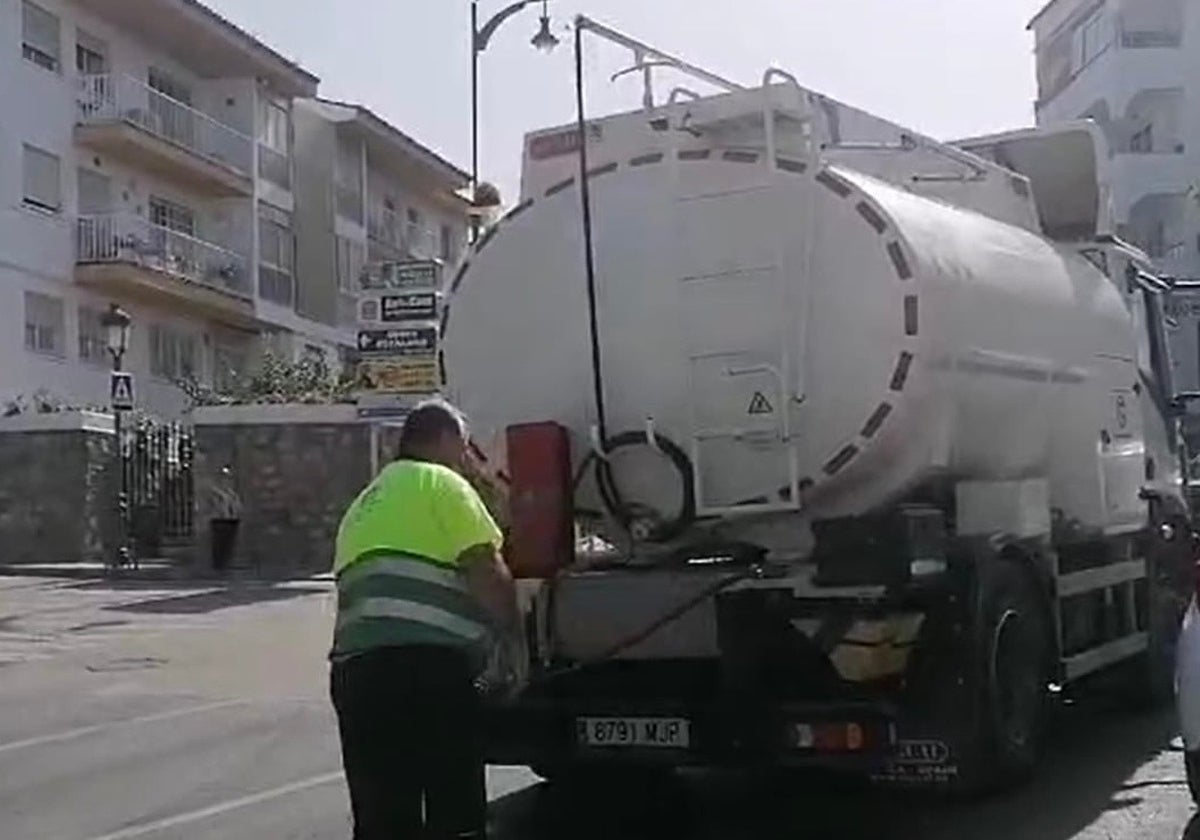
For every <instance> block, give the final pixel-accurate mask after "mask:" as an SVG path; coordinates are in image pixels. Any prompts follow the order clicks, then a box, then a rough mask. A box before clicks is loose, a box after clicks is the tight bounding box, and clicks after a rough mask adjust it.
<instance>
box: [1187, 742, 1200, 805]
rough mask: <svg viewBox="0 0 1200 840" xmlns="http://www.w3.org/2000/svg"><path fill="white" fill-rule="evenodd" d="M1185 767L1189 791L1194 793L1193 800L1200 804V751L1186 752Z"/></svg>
mask: <svg viewBox="0 0 1200 840" xmlns="http://www.w3.org/2000/svg"><path fill="white" fill-rule="evenodd" d="M1183 767H1184V770H1185V772H1186V773H1187V784H1188V792H1189V793H1191V795H1192V802H1194V803H1195V804H1197V805H1200V751H1197V752H1185V753H1184V754H1183Z"/></svg>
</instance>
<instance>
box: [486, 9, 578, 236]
mask: <svg viewBox="0 0 1200 840" xmlns="http://www.w3.org/2000/svg"><path fill="white" fill-rule="evenodd" d="M537 2H539V0H517V2H515V3H513V4H511V5H509V6H507V7H505V8H504V9H501V10H500V11H499V12H497V13H496V14H495V15H494V16H493V17H492V18H491V19H490V20H489V21H488V22H487V23H485V24H484V25H483V26H482V27H480V25H479V0H471V203H472V204H474V203H475V200H476V198H477V197H478V196H477V191H478V189H479V56H481V55H482V54H483V52H484V50H486V49H487V48H488V44H489V43H490V42H491V40H492V36H493V35H495V34H496V30H497V29H499V28H500V26H501V24H503V23H504V21H506V20H508V19H509V18H510V17H512V16H513V15H515V14H516V13H517V12H519V11H521V10H522V9H524V8H525V7H526V6H528V5H530V4H531V3H537ZM541 4H542V22H541V26H540V27H539V28H538V31H537V34H536V35H534V36H533V39H532V40H531V41H530V43H531V44H533V46H534V47H535V48H536V49H538V50H540V51H541V52H544V53H550V52H553V51H554V48H555V47H557V46H558V38H556V37H555V36H554V33H553V32H551V31H550V10H549V0H541ZM478 224H479V220H478V217H477V216H474V217H472V221H471V239H472V240H474V239H475V237H476V234H477V233H478Z"/></svg>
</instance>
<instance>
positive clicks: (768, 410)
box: [746, 391, 775, 414]
mask: <svg viewBox="0 0 1200 840" xmlns="http://www.w3.org/2000/svg"><path fill="white" fill-rule="evenodd" d="M746 413H747V414H774V413H775V409H774V408H773V407H772V406H771V401H770V400H768V399H767V395H766V394H764V393H763V392H762V391H755V392H754V398H753V399H752V400H750V408H749V409H748V410H747V412H746Z"/></svg>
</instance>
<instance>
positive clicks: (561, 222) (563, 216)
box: [443, 19, 1191, 789]
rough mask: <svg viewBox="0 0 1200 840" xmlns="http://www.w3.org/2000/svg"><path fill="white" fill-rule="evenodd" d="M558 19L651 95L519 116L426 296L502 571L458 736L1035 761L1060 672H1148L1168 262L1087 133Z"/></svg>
mask: <svg viewBox="0 0 1200 840" xmlns="http://www.w3.org/2000/svg"><path fill="white" fill-rule="evenodd" d="M579 28H580V35H579V37H584V36H585V35H588V34H590V35H592V36H597V37H600V38H603V39H605V40H607V41H610V42H614V43H616V44H617V45H619V46H621V47H623V48H627V49H629V50H630V51H631V53H632V54H633V55H635V57H636V62H637V64H636V65H635V67H634V68H633V69H635V70H637V71H638V73H639V74H641V75H643V76H644V77H645V80H646V91H645V96H644V102H643V107H642V108H640V109H638V110H635V111H632V112H628V113H621V114H617V115H613V116H608V117H604V118H599V119H590V118H588V117H587V115H586V114H582V113H581V119H580V120H579V121H578V122H577V123H576V124H574V125H567V126H563V127H559V128H552V129H548V130H546V131H539V132H536V133H534V134H532V135H530V136H529V137H528V138H527V142H526V151H525V161H524V170H523V174H522V193H523V194H522V196H521V201H520V203H519V204H518V205H516V206H515V207H514V208H513V209H512V211H511V212H510V213H509V214H508V215H507V217H505V218H503V219H502V220H501V221H500V222H498V223H497V224H496V225H495V226H494V227H492V228H490V229H489V230H487V231H486V232H485V234H484V235H483V236H482V237H481V239H480V241H479V242H478V244H477V246H476V248H475V249H474V251H473V253H472V254H471V255H470V256H469V257H468V258H467V260H466V261H465V263H464V264H463V265H462V267H461V270H459V271H458V272H457V274H456V275H455V276H454V277H453V278H452V281H451V282H450V283H449V285H450V288H449V290H448V295H447V304H448V305H447V307H446V311H445V314H444V321H443V356H444V358H443V361H444V368H445V375H446V383H447V392H448V395H449V396H450V397H451V399H453V400H455V401H456V402H458V403H459V404H461V405H462V407H463V408H464V409H465V411H466V412H467V413H468V415H469V417H470V418H471V422H472V433H473V436H474V439H475V440H476V442H477V443H478V445H479V447H480V448H481V449H482V451H483V453H484V455H485V456H486V458H487V459H488V461H489V463H490V464H491V465H492V466H493V467H495V468H496V469H497V471H499V472H501V473H503V475H504V476H505V478H506V479H507V480H508V481H509V482H510V484H511V486H510V488H509V494H510V516H511V521H510V525H511V533H510V546H509V556H510V559H511V562H512V565H513V566H514V569H515V570H516V571H517V573H518V575H519V576H520V577H522V578H524V579H525V581H524V582H523V584H522V585H523V586H524V587H526V588H527V589H528V594H529V597H528V598H527V599H526V603H525V612H526V622H527V642H528V655H529V658H530V662H531V679H530V681H529V683H528V685H527V686H525V687H524V688H523V689H522V690H521V691H520V692H519V693H518V694H517V696H515V697H513V696H509V697H506V698H504V699H497V700H495V701H494V702H493V703H492V704H491V705H490V722H489V744H488V749H489V757H490V758H491V759H492V760H493V761H496V762H503V763H517V764H529V765H532V766H533V767H534V768H535V769H536V770H537V771H538V772H539V773H542V774H543V775H545V776H548V777H551V778H555V777H570V776H573V775H575V774H579V773H584V772H587V771H593V770H594V771H597V772H601V771H604V770H608V771H612V772H613V773H614V774H615V775H617V776H620V775H623V774H625V773H627V772H628V771H629V770H631V769H634V768H638V767H645V768H653V767H665V768H669V767H678V766H684V765H706V766H707V765H716V766H734V767H750V766H753V767H761V766H792V765H796V766H815V767H831V768H842V769H847V770H851V771H854V772H859V773H863V774H868V775H871V776H873V777H875V778H878V779H884V780H892V781H896V782H907V783H918V784H929V785H939V786H943V785H944V786H950V787H958V788H971V789H976V788H980V787H986V786H992V785H996V784H1000V783H1007V782H1012V781H1015V780H1019V779H1020V778H1022V777H1023V776H1026V775H1027V774H1029V773H1030V772H1031V771H1032V769H1033V768H1034V766H1035V763H1036V761H1037V758H1038V753H1039V748H1040V746H1041V744H1042V741H1043V735H1044V732H1045V727H1046V722H1047V711H1048V705H1049V703H1050V701H1051V699H1052V697H1053V696H1054V695H1055V694H1056V693H1057V692H1058V691H1060V690H1068V691H1073V690H1076V688H1077V687H1079V688H1080V690H1082V688H1086V687H1087V686H1088V685H1089V684H1093V683H1094V684H1099V683H1101V682H1103V683H1104V684H1105V685H1108V686H1110V687H1115V688H1118V689H1120V690H1121V691H1123V692H1125V693H1127V694H1128V695H1129V697H1130V698H1131V699H1135V700H1138V701H1155V700H1161V699H1164V698H1169V697H1170V692H1171V686H1172V680H1171V676H1172V656H1173V644H1174V639H1175V636H1176V633H1177V627H1178V620H1179V616H1180V615H1181V614H1182V609H1183V607H1184V606H1185V605H1186V597H1187V592H1188V591H1189V581H1188V575H1189V573H1190V563H1191V549H1190V535H1191V527H1190V525H1189V520H1188V516H1187V513H1186V506H1185V504H1184V498H1183V494H1182V485H1181V469H1180V465H1181V458H1182V452H1181V449H1180V444H1179V442H1178V434H1177V419H1176V414H1177V411H1176V406H1177V405H1178V403H1179V398H1178V396H1177V395H1176V394H1174V393H1173V389H1172V381H1171V370H1170V360H1169V353H1168V350H1167V343H1166V339H1165V335H1164V325H1163V324H1164V319H1163V314H1162V307H1163V303H1162V300H1163V297H1164V295H1165V294H1166V292H1167V290H1168V287H1167V284H1166V283H1165V282H1164V281H1163V280H1161V279H1160V278H1159V277H1157V276H1156V274H1155V272H1154V271H1153V269H1152V267H1151V264H1150V262H1149V261H1148V260H1147V258H1146V257H1145V256H1144V254H1143V253H1142V252H1141V251H1140V250H1138V249H1137V248H1136V247H1133V246H1132V245H1129V244H1126V243H1124V242H1123V241H1122V240H1121V239H1119V238H1118V237H1117V236H1115V235H1114V230H1113V228H1112V224H1111V214H1110V212H1109V209H1108V204H1109V202H1108V197H1107V188H1106V176H1105V169H1104V167H1105V165H1106V162H1107V159H1108V154H1107V151H1106V149H1105V147H1104V145H1103V144H1104V141H1103V137H1102V135H1101V134H1100V133H1099V132H1098V131H1096V130H1095V128H1094V127H1093V126H1092V125H1090V124H1087V123H1083V124H1078V125H1071V126H1066V127H1064V128H1062V129H1060V130H1056V131H1026V132H1018V133H1014V134H1009V135H999V136H995V137H989V138H980V139H977V140H972V141H966V142H963V143H960V144H956V145H948V144H944V143H940V142H937V141H934V140H931V139H929V138H926V137H923V136H921V135H919V134H917V133H915V132H912V131H909V130H907V129H904V128H903V127H900V126H897V125H894V124H892V123H890V122H887V121H886V120H882V119H879V118H877V117H874V116H871V115H869V114H866V113H864V112H862V111H859V110H856V109H854V108H850V107H849V106H846V105H843V104H841V103H839V102H836V101H833V100H831V99H829V98H827V97H823V96H821V95H819V94H816V93H814V92H812V91H809V90H807V89H804V88H802V87H801V86H800V85H799V84H797V83H796V81H795V80H794V79H793V78H792V77H791V76H789V75H788V74H786V73H782V72H780V71H776V70H772V71H770V72H768V73H767V74H766V75H765V77H764V79H763V82H762V84H761V85H760V86H758V87H754V88H743V87H740V86H738V85H735V84H733V83H729V82H726V81H725V80H723V79H720V78H719V77H717V76H715V75H713V74H711V73H707V72H705V71H703V70H700V69H699V68H696V67H693V66H691V65H688V64H686V63H684V62H682V61H678V60H677V59H675V58H673V57H672V56H670V55H667V54H665V53H663V52H661V51H660V50H658V49H656V48H653V47H650V46H649V45H646V44H642V43H639V42H637V41H635V40H633V39H631V38H629V37H627V36H625V35H622V34H620V33H617V32H615V31H613V30H610V29H607V28H605V27H603V26H601V25H599V24H596V23H594V22H592V21H589V20H587V19H581V20H580V21H579ZM664 71H668V72H676V73H684V74H689V75H691V76H692V77H695V78H697V79H699V81H700V82H701V83H703V84H706V85H709V86H714V87H716V89H717V91H716V92H715V93H713V94H710V95H705V96H702V95H698V94H697V93H695V92H693V91H692V90H690V89H688V88H685V87H678V88H675V89H674V90H672V91H671V92H670V95H669V97H666V98H664V99H659V100H656V99H655V92H654V89H653V81H654V79H653V75H654V74H655V73H660V74H661V73H662V72H664ZM579 523H585V525H586V528H587V530H588V533H589V534H590V535H591V541H590V544H591V545H592V546H593V548H592V549H589V550H584V549H583V548H581V543H580V542H578V541H577V540H576V539H575V537H576V536H577V535H578V533H579V532H578V530H577V529H578V526H579ZM595 546H599V548H595Z"/></svg>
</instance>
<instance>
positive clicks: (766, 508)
mask: <svg viewBox="0 0 1200 840" xmlns="http://www.w3.org/2000/svg"><path fill="white" fill-rule="evenodd" d="M777 78H779V79H783V80H784V81H785V82H787V83H788V84H789V85H790V87H791V88H794V90H795V92H796V94H797V98H798V100H799V102H800V105H801V107H800V108H797V109H796V111H799V112H800V113H801V115H802V116H801V125H802V131H803V133H804V136H805V137H806V149H805V150H804V157H805V158H807V160H806V161H805V163H806V164H807V165H808V166H809V167H812V166H815V165H817V149H816V144H815V142H814V139H813V137H812V126H813V122H814V118H813V116H812V109H811V104H810V103H809V101H808V100H809V95H808V93H807V92H806V91H805V90H804V89H803V88H802V87H801V86H800V84H799V82H798V81H797V80H796V78H795V77H794V76H792V75H791V74H790V73H787V72H786V71H783V70H779V69H776V68H771V69H769V70H767V72H766V73H765V74H764V75H763V88H762V96H763V131H764V138H765V149H764V155H763V160H762V166H761V169H760V172H762V173H763V178H762V180H761V181H760V182H758V183H757V184H754V185H750V186H748V189H759V190H765V191H767V192H768V193H769V194H772V195H775V194H778V191H777V182H778V175H779V171H780V169H779V164H778V158H779V153H778V142H777V137H776V119H777V115H778V108H777V106H776V103H775V101H774V96H773V93H774V91H773V90H772V83H773V82H774V81H775V79H777ZM681 95H689V96H693V97H694V96H695V94H694V93H693V92H692V91H689V90H687V89H686V88H676V89H675V90H674V91H673V92H672V94H671V99H670V101H669V103H668V104H669V105H675V104H677V103H678V99H679V97H680V96H681ZM672 116H674V115H672ZM677 137H678V133H677V132H672V138H673V139H672V148H671V150H670V164H669V166H670V167H671V186H672V196H673V201H674V202H675V205H676V212H675V214H674V219H675V240H676V243H681V242H682V241H683V239H684V237H683V235H682V231H681V230H680V226H681V225H682V219H683V217H684V208H683V206H682V205H685V204H687V203H688V202H689V201H692V200H695V199H696V197H691V196H684V195H683V190H682V188H681V185H680V167H681V163H680V158H679V153H678V152H679V150H678V148H677V144H676V142H675V138H677ZM809 194H810V195H811V191H810V193H809ZM808 217H809V218H810V219H811V218H812V212H811V207H810V212H809V214H808ZM781 218H782V213H781V212H780V211H779V210H778V209H776V210H774V211H773V212H772V221H773V222H774V221H776V220H779V219H781ZM783 235H784V233H783V231H782V230H781V231H780V232H779V235H778V236H777V237H776V243H777V244H776V245H775V253H774V258H773V261H772V264H771V266H770V269H771V271H772V272H773V274H774V277H775V280H776V283H777V285H778V289H779V292H780V297H781V299H782V300H783V302H784V304H785V305H788V306H790V304H791V299H792V293H793V291H794V290H793V289H792V284H791V283H789V282H788V278H787V277H786V276H785V274H784V253H783V251H784V247H783ZM811 242H812V232H811V230H809V231H806V233H805V247H804V259H803V266H802V270H803V272H804V274H803V276H805V277H807V276H809V267H810V262H811ZM681 250H682V249H681V248H680V247H678V246H677V247H676V248H675V250H674V251H673V253H676V254H679V253H681ZM758 268H764V266H759V267H758ZM741 270H743V269H740V268H739V269H734V270H732V271H728V272H723V274H727V275H732V274H734V273H737V272H738V271H741ZM717 276H721V275H717ZM675 279H676V284H677V289H678V290H679V298H680V301H682V298H683V296H684V295H685V294H686V292H685V284H687V283H688V282H690V281H692V280H694V279H695V278H692V277H689V276H686V273H685V272H684V271H683V270H682V268H681V267H679V266H678V265H677V267H676V271H675ZM806 288H807V287H806ZM810 303H811V300H810V298H809V295H808V294H804V298H803V300H802V301H801V306H800V319H799V323H798V324H797V328H796V332H795V333H793V331H792V330H790V329H783V330H781V336H780V347H779V355H778V363H777V364H772V363H760V364H753V365H741V366H739V365H731V366H730V367H729V368H728V369H727V370H726V372H725V375H726V376H729V377H731V378H736V377H741V376H750V375H762V374H766V375H768V376H769V377H770V378H771V380H772V381H773V382H774V383H775V386H776V387H775V393H774V398H775V400H776V402H775V405H776V406H777V407H778V408H777V411H776V426H775V434H776V435H777V436H778V440H779V443H780V444H781V447H782V451H783V454H784V455H785V457H786V458H787V460H788V485H787V488H786V490H785V492H784V493H782V494H780V495H783V496H786V498H781V499H779V500H773V499H771V498H770V496H768V498H767V500H766V501H763V502H758V501H755V502H750V503H746V504H735V505H720V504H711V503H709V502H707V501H706V500H705V497H704V458H703V449H704V446H705V444H706V443H707V442H709V441H714V440H720V439H733V440H738V441H741V440H745V439H746V438H747V437H748V436H750V435H752V434H761V433H762V432H763V431H764V429H763V427H761V426H759V427H758V428H756V429H749V428H747V427H745V426H739V427H725V428H702V427H701V426H700V423H699V418H698V417H697V412H696V401H695V399H690V400H689V405H690V408H691V428H692V433H691V439H690V452H689V455H690V457H691V460H692V465H693V476H692V480H693V487H692V492H693V494H694V498H695V500H696V512H697V515H698V516H702V517H704V516H750V515H755V514H763V513H774V512H794V511H799V510H801V509H802V508H803V498H802V488H801V476H800V464H799V452H798V451H797V448H796V445H795V439H794V435H793V428H792V425H793V424H792V412H793V409H794V407H795V406H796V405H799V404H801V403H803V402H804V399H805V395H806V382H805V371H804V365H803V359H802V358H801V359H796V358H795V356H796V355H797V354H798V353H799V354H801V355H807V354H806V353H804V347H805V342H806V341H807V338H808V318H809V310H810V308H811V306H810ZM683 310H684V307H683V306H682V305H680V306H678V307H677V311H681V312H682V311H683ZM789 339H790V340H789ZM723 355H732V354H723ZM704 357H705V356H704V355H700V356H696V355H693V356H691V357H690V358H689V359H688V361H689V375H690V376H692V377H694V376H695V364H696V362H697V361H699V360H700V359H702V358H704ZM696 387H697V386H696V383H695V382H694V381H693V383H692V386H691V390H692V392H693V393H694V392H695V390H696Z"/></svg>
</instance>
